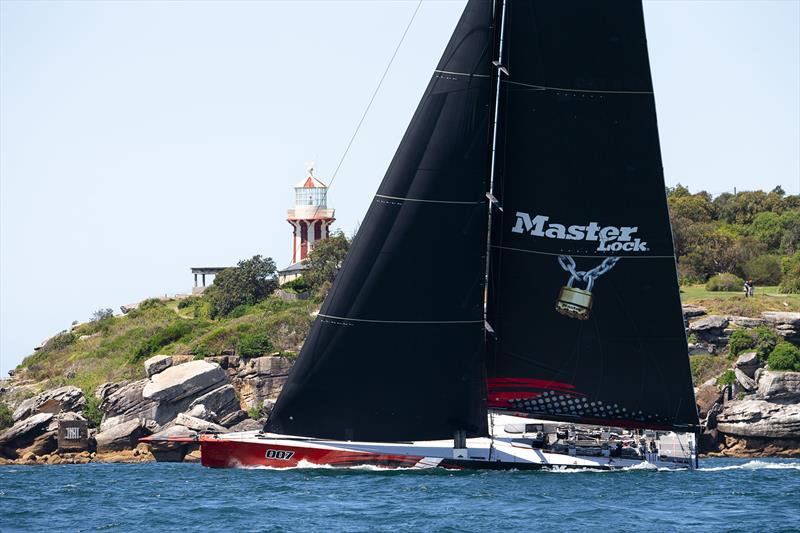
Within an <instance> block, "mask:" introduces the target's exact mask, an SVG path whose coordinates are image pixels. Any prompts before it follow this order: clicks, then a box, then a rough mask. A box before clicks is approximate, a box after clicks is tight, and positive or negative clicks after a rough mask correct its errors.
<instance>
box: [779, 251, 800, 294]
mask: <svg viewBox="0 0 800 533" xmlns="http://www.w3.org/2000/svg"><path fill="white" fill-rule="evenodd" d="M781 263H782V264H781V269H782V270H783V279H782V280H781V286H780V291H781V292H782V293H784V294H800V252H795V253H794V254H793V255H791V256H789V257H784V258H783V260H782V261H781Z"/></svg>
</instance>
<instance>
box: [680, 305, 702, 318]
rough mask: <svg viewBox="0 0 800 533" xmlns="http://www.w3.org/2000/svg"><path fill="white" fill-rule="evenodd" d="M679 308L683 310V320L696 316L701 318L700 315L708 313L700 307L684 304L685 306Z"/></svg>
mask: <svg viewBox="0 0 800 533" xmlns="http://www.w3.org/2000/svg"><path fill="white" fill-rule="evenodd" d="M681 308H682V309H683V316H684V318H687V319H688V318H693V317H696V316H702V315H704V314H706V313H707V312H708V311H707V310H706V308H705V307H701V306H699V305H690V304H685V305H682V306H681Z"/></svg>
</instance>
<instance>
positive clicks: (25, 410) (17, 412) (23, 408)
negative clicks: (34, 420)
mask: <svg viewBox="0 0 800 533" xmlns="http://www.w3.org/2000/svg"><path fill="white" fill-rule="evenodd" d="M35 409H36V401H35V400H34V398H28V399H27V400H23V401H22V403H20V404H19V405H18V406H17V408H16V409H14V413H13V414H12V415H11V418H12V419H13V420H14V422H17V421H18V420H22V419H24V418H28V417H29V416H31V415H32V414H33V413H34V411H35Z"/></svg>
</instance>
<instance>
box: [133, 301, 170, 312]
mask: <svg viewBox="0 0 800 533" xmlns="http://www.w3.org/2000/svg"><path fill="white" fill-rule="evenodd" d="M158 307H164V302H162V301H161V300H159V299H158V298H148V299H147V300H144V301H143V302H141V303H140V304H139V307H137V309H138V310H140V311H146V310H148V309H156V308H158Z"/></svg>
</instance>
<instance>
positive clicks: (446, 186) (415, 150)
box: [267, 0, 493, 441]
mask: <svg viewBox="0 0 800 533" xmlns="http://www.w3.org/2000/svg"><path fill="white" fill-rule="evenodd" d="M492 11H493V9H492V2H491V0H470V2H469V3H468V5H467V7H466V9H465V11H464V14H463V15H462V17H461V20H460V21H459V23H458V26H457V27H456V29H455V32H454V34H453V36H452V38H451V40H450V43H449V44H448V46H447V48H446V50H445V53H444V55H443V57H442V59H441V61H440V62H439V65H438V67H437V70H436V72H435V73H434V75H433V78H432V79H431V82H430V84H429V85H428V88H427V90H426V91H425V94H424V96H423V97H422V101H421V102H420V104H419V107H418V108H417V111H416V113H415V115H414V117H413V119H412V121H411V124H410V125H409V127H408V130H407V131H406V134H405V136H404V137H403V140H402V142H401V144H400V147H399V148H398V150H397V153H396V154H395V157H394V160H393V161H392V164H391V166H390V167H389V170H388V171H387V173H386V176H385V177H384V179H383V182H382V183H381V185H380V188H379V189H378V193H377V194H376V195H375V198H374V200H373V202H372V205H371V207H370V209H369V211H368V213H367V215H366V217H365V218H364V221H363V223H362V225H361V229H360V230H359V232H358V235H357V236H356V238H355V240H354V241H353V244H352V247H351V250H350V252H349V254H348V255H347V258H346V259H345V261H344V264H343V265H342V268H341V271H340V272H339V274H338V276H337V278H336V281H335V283H334V284H333V287H332V289H331V291H330V294H329V295H328V298H327V299H326V301H325V303H324V305H323V306H322V310H321V312H320V314H319V317H318V318H317V320H316V321H315V323H314V325H313V327H312V329H311V333H310V334H309V336H308V338H307V340H306V343H305V345H304V346H303V350H302V352H301V354H300V358H299V360H298V361H297V363H296V365H295V367H294V369H293V370H292V373H291V375H290V377H289V380H288V382H287V383H286V386H285V387H284V389H283V392H282V393H281V396H280V397H279V398H278V402H277V404H276V405H275V409H274V410H273V412H272V415H271V416H270V419H269V422H268V424H267V430H268V431H272V432H276V433H283V434H292V435H304V436H312V437H321V438H335V439H348V440H350V439H357V440H371V441H398V440H414V439H419V440H422V439H439V438H451V437H452V436H453V434H454V432H455V431H466V432H467V434H468V435H485V434H486V432H487V428H486V405H485V385H484V378H485V368H484V360H485V344H484V325H483V324H484V322H483V294H484V267H485V246H486V217H487V211H486V210H487V206H486V201H485V197H484V195H485V191H486V187H487V172H486V169H487V168H488V166H489V162H488V157H489V152H488V150H487V138H488V135H489V129H490V127H489V108H490V105H489V102H490V94H491V84H490V68H491V48H492V40H493V39H492V33H491V32H492V29H491V25H492V16H493V14H492ZM432 265H435V268H429V266H432Z"/></svg>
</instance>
